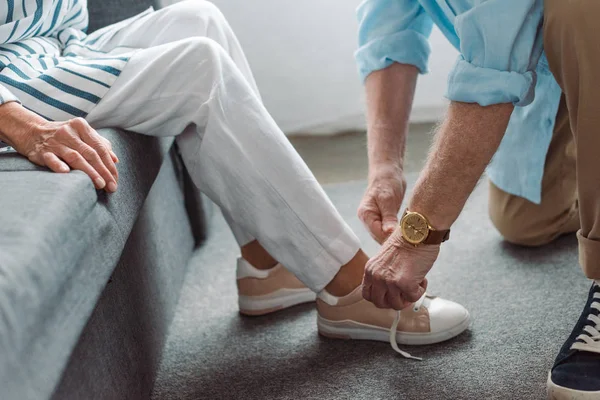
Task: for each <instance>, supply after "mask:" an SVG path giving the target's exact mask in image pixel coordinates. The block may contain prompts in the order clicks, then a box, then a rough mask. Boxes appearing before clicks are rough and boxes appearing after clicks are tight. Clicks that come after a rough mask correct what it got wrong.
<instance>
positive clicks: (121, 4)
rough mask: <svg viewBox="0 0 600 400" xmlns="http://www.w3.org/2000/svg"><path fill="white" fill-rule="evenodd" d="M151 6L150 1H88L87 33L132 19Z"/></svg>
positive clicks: (151, 2)
mask: <svg viewBox="0 0 600 400" xmlns="http://www.w3.org/2000/svg"><path fill="white" fill-rule="evenodd" d="M152 6H153V1H152V0H88V11H89V14H90V22H89V25H88V33H92V32H94V31H95V30H98V29H100V28H103V27H105V26H107V25H111V24H114V23H115V22H119V21H122V20H124V19H127V18H129V17H133V16H134V15H136V14H139V13H141V12H142V11H144V10H146V9H148V8H149V7H152Z"/></svg>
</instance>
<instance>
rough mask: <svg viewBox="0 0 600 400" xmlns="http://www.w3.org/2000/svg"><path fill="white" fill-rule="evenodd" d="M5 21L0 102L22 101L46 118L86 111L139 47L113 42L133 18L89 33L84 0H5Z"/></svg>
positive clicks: (0, 17) (1, 17)
mask: <svg viewBox="0 0 600 400" xmlns="http://www.w3.org/2000/svg"><path fill="white" fill-rule="evenodd" d="M149 11H150V10H149ZM140 16H141V15H139V16H137V17H140ZM137 17H134V18H133V19H135V18H137ZM2 21H3V23H2V24H1V25H0V104H3V103H5V102H8V101H20V102H21V103H22V104H23V105H24V106H25V107H27V108H29V109H30V110H32V111H34V112H36V113H38V114H39V115H41V116H44V117H46V118H47V119H53V120H67V119H70V118H73V117H85V116H86V115H87V114H88V113H89V112H90V111H91V110H92V108H93V107H94V106H95V105H96V104H97V103H98V102H99V101H100V100H101V99H102V97H103V96H104V94H106V92H107V91H108V90H109V89H110V87H111V85H112V84H113V82H114V81H115V80H116V79H117V77H118V76H119V74H120V73H121V71H122V70H123V68H124V67H125V65H126V64H127V61H128V60H129V57H130V56H131V54H132V52H133V51H135V49H129V48H125V49H123V48H111V47H110V39H111V37H112V36H113V35H114V34H115V33H116V32H118V30H119V29H121V27H123V26H125V24H127V23H129V22H130V21H131V19H130V20H127V21H123V22H121V23H118V24H115V25H112V26H109V27H106V28H104V29H101V30H99V31H96V32H94V33H93V34H91V35H87V34H86V33H85V31H86V29H87V24H88V11H87V1H86V0H7V1H6V6H5V7H2V8H0V22H2Z"/></svg>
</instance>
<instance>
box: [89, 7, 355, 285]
mask: <svg viewBox="0 0 600 400" xmlns="http://www.w3.org/2000/svg"><path fill="white" fill-rule="evenodd" d="M103 46H104V50H107V51H110V50H111V49H112V48H114V47H116V46H128V47H136V48H141V49H143V50H140V51H138V52H137V53H136V54H135V55H134V56H133V57H132V58H131V60H130V61H129V63H128V65H127V66H126V67H125V69H124V70H123V72H122V73H121V75H120V77H119V78H118V79H117V81H116V82H115V84H114V85H113V86H112V87H111V89H110V90H109V92H108V93H107V94H106V95H105V97H104V98H103V99H102V100H101V101H100V103H99V104H98V105H97V106H96V107H95V108H94V109H93V110H92V112H91V113H90V114H89V115H88V117H87V120H88V121H89V123H90V124H91V125H92V126H93V127H94V128H96V129H99V128H104V127H119V128H123V129H127V130H130V131H133V132H138V133H142V134H147V135H152V136H161V135H173V134H178V136H177V142H178V145H179V148H180V149H181V153H182V157H183V160H184V163H185V165H186V167H187V168H188V170H189V172H190V175H191V177H192V179H193V180H194V182H195V184H196V185H197V186H198V187H199V188H200V190H202V191H203V192H204V193H206V195H207V196H209V197H210V198H211V199H212V200H213V201H214V202H215V203H216V204H217V205H218V206H219V207H220V208H221V210H222V212H223V214H224V216H225V218H226V219H227V221H228V222H229V224H230V225H231V228H232V230H233V232H234V235H235V237H236V239H237V241H238V243H239V244H240V246H242V245H244V244H246V243H249V242H250V241H252V240H254V239H257V240H258V241H259V243H260V244H261V245H262V246H263V247H264V248H265V249H266V250H267V251H268V252H269V253H270V254H271V255H272V256H273V257H274V258H275V259H277V260H278V261H279V262H281V263H282V264H284V265H285V266H286V267H287V268H289V269H290V270H291V271H292V272H293V273H294V274H295V275H296V276H297V277H298V278H299V279H300V280H301V281H302V282H304V283H305V284H306V285H307V286H308V287H310V288H311V289H313V290H315V291H319V290H321V289H323V287H325V286H326V285H327V283H329V281H331V279H332V278H333V277H334V276H335V274H336V273H337V272H338V270H339V269H340V267H341V266H342V265H344V264H346V263H347V262H348V261H350V260H351V259H352V257H353V256H354V255H355V254H356V253H357V251H358V250H359V247H360V246H359V241H358V239H357V238H356V236H355V235H354V233H353V232H352V231H351V230H350V228H349V227H348V226H347V225H346V223H344V221H343V220H342V218H341V217H340V215H339V214H338V212H337V211H336V209H335V208H334V206H333V205H332V204H331V202H330V201H329V199H328V198H327V196H326V195H325V193H324V191H323V190H322V188H321V187H320V185H319V184H318V183H317V181H316V180H315V178H314V176H313V175H312V174H311V172H310V171H309V169H308V168H307V166H306V165H305V164H304V162H303V161H302V159H301V158H300V156H299V155H298V154H297V153H296V151H295V150H294V148H293V147H292V146H291V144H290V143H289V141H288V140H287V138H286V137H285V135H284V134H283V133H282V132H281V130H280V129H279V128H278V127H277V125H276V124H275V122H274V121H273V119H272V118H271V116H270V115H269V114H268V112H267V110H266V109H265V107H264V106H263V104H262V102H261V100H260V97H259V94H258V90H257V87H256V83H255V82H254V78H253V77H252V74H251V72H250V68H249V66H248V63H247V61H246V58H245V57H244V54H243V52H242V49H241V47H240V45H239V43H238V41H237V39H236V37H235V35H234V34H233V32H232V30H231V28H230V27H229V25H228V23H227V22H226V20H225V18H224V17H223V15H222V14H221V13H220V11H219V10H218V9H217V8H216V7H215V6H214V5H212V3H208V2H205V1H201V0H196V1H184V2H181V3H177V4H175V5H172V6H170V7H167V8H165V9H162V10H159V11H156V12H154V13H152V14H150V15H148V16H145V17H143V18H141V19H138V20H137V21H135V22H133V23H132V24H130V25H129V26H127V27H125V28H124V29H122V30H121V31H120V32H118V33H117V34H116V35H115V36H113V37H112V38H111V39H110V40H109V41H108V42H106V43H105V44H104V45H103Z"/></svg>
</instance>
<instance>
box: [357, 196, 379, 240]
mask: <svg viewBox="0 0 600 400" xmlns="http://www.w3.org/2000/svg"><path fill="white" fill-rule="evenodd" d="M358 218H359V219H360V220H361V221H362V222H363V224H364V225H365V227H366V228H367V230H368V231H369V233H370V234H371V236H372V237H373V239H375V240H376V241H377V242H378V243H379V244H381V243H383V242H384V241H385V239H386V235H385V233H384V232H383V229H382V222H381V215H380V214H379V213H378V212H376V211H374V210H372V209H370V208H369V207H367V206H364V205H361V206H360V207H359V209H358Z"/></svg>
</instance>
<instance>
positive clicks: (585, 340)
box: [547, 283, 600, 400]
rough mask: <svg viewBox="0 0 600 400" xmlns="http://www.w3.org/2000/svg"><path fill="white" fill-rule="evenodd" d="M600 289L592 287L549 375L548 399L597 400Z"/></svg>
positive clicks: (599, 396) (599, 353)
mask: <svg viewBox="0 0 600 400" xmlns="http://www.w3.org/2000/svg"><path fill="white" fill-rule="evenodd" d="M599 314H600V287H599V286H598V284H597V283H594V284H593V285H592V288H591V289H590V294H589V297H588V301H587V304H586V305H585V308H584V309H583V313H582V314H581V317H579V321H577V325H575V328H574V329H573V332H571V336H569V338H568V339H567V341H566V342H565V344H564V345H563V347H562V348H561V349H560V353H558V356H557V357H556V361H555V362H554V366H553V367H552V370H551V371H550V374H549V375H548V384H547V387H548V398H549V399H553V400H563V399H565V400H566V399H569V400H588V399H590V400H591V399H600V332H598V331H600V315H599Z"/></svg>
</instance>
